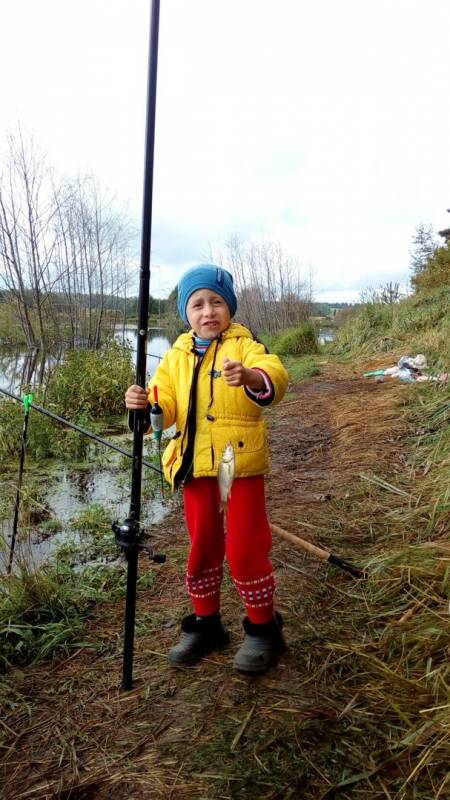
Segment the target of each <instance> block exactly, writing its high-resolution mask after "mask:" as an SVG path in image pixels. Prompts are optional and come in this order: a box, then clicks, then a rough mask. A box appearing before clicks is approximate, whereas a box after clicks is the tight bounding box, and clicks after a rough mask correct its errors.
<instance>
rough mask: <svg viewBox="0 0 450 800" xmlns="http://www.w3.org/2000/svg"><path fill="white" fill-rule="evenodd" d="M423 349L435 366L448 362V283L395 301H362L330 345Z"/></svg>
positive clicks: (364, 350)
mask: <svg viewBox="0 0 450 800" xmlns="http://www.w3.org/2000/svg"><path fill="white" fill-rule="evenodd" d="M399 347H401V348H403V349H404V350H405V354H406V353H408V354H410V355H411V354H413V353H416V352H425V351H426V352H427V355H428V358H429V361H430V363H431V364H435V365H436V366H444V365H445V363H447V364H448V363H449V362H450V292H449V290H448V287H440V288H439V289H434V290H428V291H422V292H418V293H417V294H414V295H412V296H411V297H408V298H406V299H405V300H402V301H400V302H399V303H392V304H388V305H387V304H383V303H365V304H364V305H362V306H359V307H358V309H357V310H356V311H355V313H354V314H353V315H351V316H350V317H348V318H347V319H346V321H345V323H344V325H343V327H342V328H341V329H340V331H339V333H338V336H337V338H336V341H335V343H334V345H333V352H334V353H335V354H337V355H339V354H350V353H351V354H353V355H355V354H364V355H367V354H370V353H382V352H387V351H389V350H394V349H397V348H399Z"/></svg>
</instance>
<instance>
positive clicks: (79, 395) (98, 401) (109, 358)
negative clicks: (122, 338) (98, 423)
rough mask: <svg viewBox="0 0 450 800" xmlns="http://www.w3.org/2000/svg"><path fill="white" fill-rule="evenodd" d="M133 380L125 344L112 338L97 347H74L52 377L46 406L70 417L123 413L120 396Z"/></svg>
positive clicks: (94, 416) (129, 356)
mask: <svg viewBox="0 0 450 800" xmlns="http://www.w3.org/2000/svg"><path fill="white" fill-rule="evenodd" d="M133 382H134V373H133V366H132V361H131V350H130V349H129V348H128V347H124V346H123V345H121V344H119V343H118V342H115V341H113V340H111V341H109V342H107V343H106V344H105V345H103V347H101V348H100V349H99V350H73V351H72V352H70V353H68V354H67V356H66V357H65V360H64V362H63V363H62V364H60V365H59V366H58V367H56V369H55V371H54V372H53V374H52V376H51V379H50V382H49V386H48V389H47V394H46V406H47V408H49V409H50V410H52V411H56V413H57V414H61V415H62V416H67V417H68V418H69V419H71V420H73V419H79V417H80V415H81V414H82V415H84V416H85V417H87V418H91V419H94V418H96V417H104V416H109V415H111V414H119V413H123V411H124V399H123V396H124V393H125V390H126V388H127V387H128V386H129V385H130V384H131V383H133Z"/></svg>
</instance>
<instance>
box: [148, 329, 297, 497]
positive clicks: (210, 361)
mask: <svg viewBox="0 0 450 800" xmlns="http://www.w3.org/2000/svg"><path fill="white" fill-rule="evenodd" d="M193 346H194V339H193V331H190V332H189V333H183V334H181V336H179V337H178V339H177V340H176V342H175V344H174V345H173V347H172V348H171V349H170V350H169V351H168V352H167V353H166V354H165V356H164V358H163V360H162V362H161V364H160V366H159V367H158V369H157V371H156V373H155V375H154V377H153V379H152V381H151V383H150V385H149V398H150V401H151V402H152V401H153V399H154V398H153V393H152V388H153V386H154V385H156V386H157V387H158V402H159V404H160V406H161V407H162V410H163V412H164V428H168V427H170V426H172V425H174V424H175V426H176V432H175V435H174V436H173V437H172V439H171V440H170V442H169V444H168V445H167V447H166V449H165V451H164V454H163V460H162V462H163V468H164V474H165V477H166V480H167V481H168V482H169V483H170V484H171V486H172V489H174V488H175V485H176V475H177V472H178V470H179V469H180V467H181V464H182V461H183V454H184V453H185V452H186V447H187V444H188V441H187V440H188V417H189V411H190V409H191V408H192V403H193V398H192V386H193V383H194V381H193V378H194V371H195V368H196V365H197V364H198V362H199V357H198V356H197V355H196V354H195V353H193V352H192V350H193ZM224 356H228V358H230V359H232V360H234V361H241V362H242V364H244V366H246V367H249V368H252V367H260V368H261V369H263V370H264V371H265V372H266V373H267V374H268V375H269V377H270V379H271V381H272V383H273V387H274V399H273V401H272V404H273V403H278V402H279V401H280V400H282V398H283V396H284V394H285V392H286V387H287V383H288V374H287V372H286V370H285V368H284V366H283V365H282V363H281V361H280V359H279V358H278V356H276V355H273V354H270V353H267V352H266V349H265V347H264V345H263V344H261V343H260V342H257V341H256V340H255V339H254V338H253V336H252V334H251V332H250V331H249V330H248V328H245V327H244V326H243V325H240V324H239V323H236V322H234V323H231V325H229V327H228V328H227V329H226V330H225V331H223V332H222V334H221V336H220V337H219V338H218V339H213V340H212V342H211V344H210V345H209V347H208V350H207V351H206V353H205V355H204V356H203V358H202V359H201V361H200V363H199V365H198V379H197V393H196V402H195V407H196V428H195V440H194V465H193V466H194V471H193V476H194V478H199V477H205V476H214V475H217V470H218V466H219V463H220V460H221V458H222V454H223V451H224V449H225V447H226V445H227V444H228V442H231V443H232V444H233V447H234V452H235V458H236V475H237V476H238V477H241V478H244V477H248V476H250V475H261V474H263V473H265V472H267V470H268V468H269V457H268V448H267V434H266V426H265V424H264V420H263V419H262V407H261V406H260V405H258V403H256V402H255V401H253V400H251V399H250V398H249V397H248V395H247V394H246V392H245V390H244V387H243V386H239V387H232V386H228V384H227V382H226V381H225V378H224V377H223V376H222V364H223V359H224Z"/></svg>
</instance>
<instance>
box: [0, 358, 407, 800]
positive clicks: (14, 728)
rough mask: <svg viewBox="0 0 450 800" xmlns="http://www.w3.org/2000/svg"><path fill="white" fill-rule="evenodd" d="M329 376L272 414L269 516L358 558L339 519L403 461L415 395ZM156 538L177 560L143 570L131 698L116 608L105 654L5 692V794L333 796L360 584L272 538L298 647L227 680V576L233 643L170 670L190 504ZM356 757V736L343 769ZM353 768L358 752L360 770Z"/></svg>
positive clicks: (108, 617) (92, 628) (105, 619)
mask: <svg viewBox="0 0 450 800" xmlns="http://www.w3.org/2000/svg"><path fill="white" fill-rule="evenodd" d="M321 369H322V372H321V375H320V376H318V377H316V378H313V379H310V380H308V381H305V382H303V383H301V384H299V385H298V386H292V387H291V388H290V392H289V395H288V397H287V399H286V400H285V402H284V403H283V404H282V405H281V406H280V407H278V408H277V409H276V410H274V411H273V412H271V413H270V414H269V417H268V424H269V430H270V441H271V453H272V471H271V474H270V477H269V478H268V481H267V496H268V507H269V514H270V518H271V520H272V522H274V523H278V524H279V525H281V526H283V527H285V528H287V529H289V530H290V531H292V532H293V533H297V534H298V535H301V536H304V537H305V538H310V539H311V540H312V541H314V542H316V543H317V544H323V545H326V546H327V547H328V548H329V549H332V550H334V551H335V552H336V553H338V554H341V555H343V556H344V557H347V558H348V559H349V560H353V561H354V562H356V563H358V562H359V561H360V560H363V559H364V556H365V551H366V548H367V547H369V546H370V545H371V543H372V537H371V535H370V533H369V532H367V534H364V535H363V536H361V534H360V533H359V534H358V538H357V539H355V536H354V531H353V529H352V523H351V514H346V510H348V509H349V508H350V506H351V504H352V503H353V502H355V498H356V497H357V496H359V494H360V492H361V488H360V480H359V476H360V475H361V473H367V472H370V471H371V470H375V471H377V472H378V474H379V473H380V472H381V473H382V472H383V471H384V470H385V469H386V470H388V471H391V472H392V470H393V469H395V468H396V465H398V468H399V469H400V468H401V466H402V463H403V445H402V427H401V423H400V418H401V405H402V398H403V397H404V393H405V390H406V391H407V390H408V389H407V387H405V386H402V385H400V386H399V385H398V384H395V383H394V382H392V383H387V382H386V383H382V384H376V383H371V382H368V381H365V382H364V380H363V379H360V378H359V377H358V376H357V375H356V374H355V373H353V371H352V368H351V367H349V366H342V365H323V366H322V368H321ZM347 518H348V519H347ZM154 534H155V538H154V544H155V549H159V550H162V551H163V552H165V553H166V554H167V557H168V559H167V563H166V564H165V565H164V566H160V567H155V566H153V565H152V566H148V565H147V563H146V562H145V559H144V558H141V564H140V568H141V571H142V570H144V569H145V570H146V569H151V570H152V571H153V574H154V585H153V587H152V588H150V589H147V590H144V591H142V592H140V593H139V597H138V617H137V629H136V655H135V689H134V690H133V691H132V692H131V693H127V694H123V693H121V692H120V691H119V688H118V687H119V684H120V678H121V642H120V637H121V633H122V621H123V603H120V604H110V605H104V606H102V607H101V608H97V609H96V611H95V615H94V616H93V618H92V620H91V621H90V624H89V637H90V638H92V639H94V640H95V641H96V642H97V643H100V645H101V647H100V649H97V650H94V649H90V648H88V647H86V646H83V643H80V646H79V647H78V648H77V649H76V650H75V652H74V653H73V655H72V656H71V657H70V658H68V659H66V660H65V661H63V662H62V663H60V664H58V665H56V666H54V667H49V666H42V667H40V668H34V669H31V668H30V669H26V670H23V671H22V672H19V671H17V672H16V673H15V674H14V675H13V676H12V685H14V687H15V689H16V690H17V696H13V694H12V693H11V695H10V697H9V703H8V705H7V706H6V708H7V710H6V713H4V715H3V717H2V723H1V727H2V730H3V734H4V735H3V740H0V742H1V747H2V749H1V754H2V765H3V776H2V779H1V783H0V796H1V797H2V798H4V800H10V799H11V800H12V799H13V798H14V800H19V798H40V799H41V798H42V799H44V798H67V800H69V798H70V800H74V799H76V800H89V799H90V798H100V799H102V798H107V797H110V796H113V797H114V798H131V799H132V800H133V798H136V800H137V798H146V800H153V798H155V800H159V799H160V798H161V800H168V798H172V799H173V800H212V799H213V798H222V799H223V800H227V799H228V798H247V797H248V798H250V797H252V798H256V800H259V798H261V800H275V799H276V798H279V800H281V799H282V798H286V799H287V798H297V797H301V798H305V799H307V798H311V800H319V798H322V797H323V798H325V797H326V796H327V791H328V789H329V787H330V786H331V785H332V783H333V779H334V775H335V772H336V759H337V758H338V757H337V756H336V742H340V741H343V738H342V737H344V739H345V733H346V719H345V709H346V707H347V705H348V703H349V702H351V698H352V688H353V687H352V685H351V684H348V683H346V682H345V680H343V679H342V674H343V673H342V668H341V667H338V666H337V662H336V664H335V663H334V662H333V663H332V661H330V649H329V647H328V642H327V637H326V631H327V630H328V629H329V627H328V626H329V624H330V623H329V620H330V614H335V615H339V614H341V616H343V615H344V612H343V611H342V609H341V607H340V605H339V604H340V601H341V596H342V594H348V592H351V585H352V579H351V578H349V577H348V576H347V575H345V574H343V573H340V574H338V572H337V571H336V570H333V569H328V568H326V567H325V566H324V565H323V563H321V562H316V561H313V560H312V559H309V558H306V557H305V555H304V553H303V552H302V551H300V550H298V551H297V550H295V549H294V548H293V547H291V546H289V545H287V544H286V543H285V542H282V541H280V540H277V541H275V542H274V547H273V562H274V566H275V570H276V577H277V585H278V589H277V597H278V601H277V602H278V607H279V609H280V611H281V612H282V614H283V616H284V618H285V621H286V638H287V640H288V644H289V652H288V653H287V655H286V656H285V657H283V659H282V660H281V662H280V664H279V666H278V667H277V668H276V669H275V670H273V671H271V672H270V673H269V674H268V675H266V676H264V677H263V678H259V679H252V678H246V677H244V676H242V675H238V674H235V673H234V672H233V670H232V660H233V654H234V651H235V649H236V647H237V646H238V643H239V641H240V639H241V636H242V634H241V623H240V621H241V618H242V609H241V607H240V602H239V600H238V598H237V596H236V594H235V592H234V589H233V587H232V585H231V583H230V581H229V580H228V579H227V580H226V581H225V585H224V592H223V614H224V617H225V619H226V621H227V623H228V625H229V629H230V632H231V634H232V646H231V647H230V649H228V650H227V651H226V652H224V653H222V654H220V655H218V656H216V655H214V656H213V657H211V658H208V659H206V660H205V661H204V662H203V663H202V664H201V665H199V666H197V667H195V668H194V669H191V670H186V671H174V670H173V669H171V668H170V667H169V665H168V663H167V660H166V653H167V650H168V648H169V647H170V646H171V644H172V643H173V641H174V640H175V638H176V636H177V626H178V621H179V619H180V617H181V616H182V615H183V614H184V613H186V612H188V610H189V604H188V601H187V598H186V594H185V589H184V563H185V558H186V553H187V545H186V539H185V533H184V525H183V520H182V514H181V510H180V509H179V508H178V509H176V510H175V511H174V512H173V514H172V515H171V516H170V518H169V519H168V520H166V521H165V523H164V525H163V526H161V527H159V528H158V530H157V531H155V532H154ZM349 624H351V621H350V623H349ZM336 676H339V677H336ZM353 694H354V692H353ZM342 747H344V745H342ZM338 749H339V748H338ZM319 750H320V753H321V755H320V758H319V756H318V755H317V753H318V751H319ZM351 752H352V748H351V743H350V744H349V749H348V753H350V755H349V754H348V753H347V754H346V758H347V759H348V761H349V766H350V767H351V766H352V755H351ZM360 767H361V765H359V764H358V763H357V757H356V755H355V763H354V768H355V770H357V769H360ZM340 796H342V797H344V798H345V797H350V795H345V794H342V795H340ZM373 796H375V795H373ZM380 796H381V795H380ZM330 797H331V795H330ZM366 797H367V795H366Z"/></svg>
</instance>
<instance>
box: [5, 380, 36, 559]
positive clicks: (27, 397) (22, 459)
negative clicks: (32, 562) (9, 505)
mask: <svg viewBox="0 0 450 800" xmlns="http://www.w3.org/2000/svg"><path fill="white" fill-rule="evenodd" d="M32 400H33V395H32V394H26V395H24V398H23V407H24V412H25V413H24V417H23V427H22V445H21V449H20V461H19V477H18V480H17V491H16V502H15V505H14V519H13V528H12V536H11V544H10V546H9V561H8V568H7V574H8V575H11V569H12V563H13V558H14V549H15V546H16V536H17V523H18V521H19V505H20V490H21V489H22V477H23V465H24V462H25V447H26V443H27V431H28V418H29V416H30V406H31V402H32Z"/></svg>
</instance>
